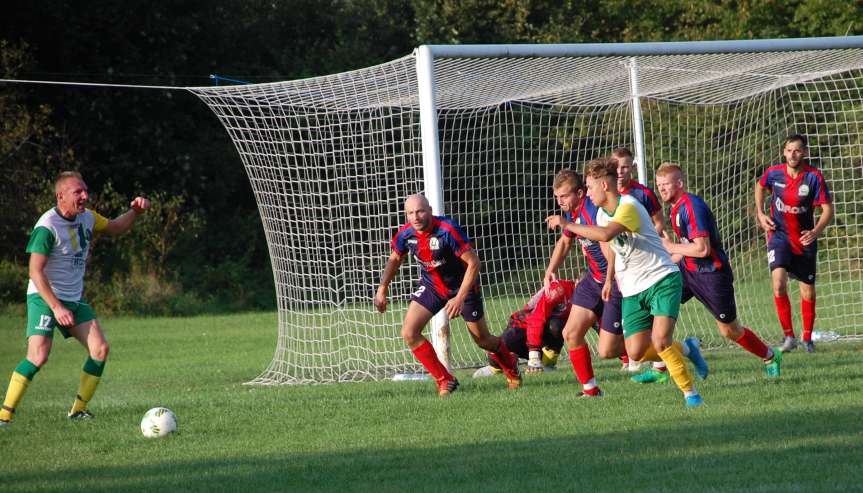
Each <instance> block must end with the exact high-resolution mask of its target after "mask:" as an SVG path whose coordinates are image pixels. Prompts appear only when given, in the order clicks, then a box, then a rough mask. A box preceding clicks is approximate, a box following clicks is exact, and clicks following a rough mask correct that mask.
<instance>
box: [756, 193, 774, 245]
mask: <svg viewBox="0 0 863 493" xmlns="http://www.w3.org/2000/svg"><path fill="white" fill-rule="evenodd" d="M765 196H766V190H765V189H764V187H762V186H761V184H760V183H756V184H755V216H756V218H757V219H758V225H759V226H761V229H763V230H764V231H767V232H768V233H769V232H771V231H774V230H776V224H775V223H774V222H773V220H772V219H770V216H769V215H768V214H766V213H765V212H764V198H765Z"/></svg>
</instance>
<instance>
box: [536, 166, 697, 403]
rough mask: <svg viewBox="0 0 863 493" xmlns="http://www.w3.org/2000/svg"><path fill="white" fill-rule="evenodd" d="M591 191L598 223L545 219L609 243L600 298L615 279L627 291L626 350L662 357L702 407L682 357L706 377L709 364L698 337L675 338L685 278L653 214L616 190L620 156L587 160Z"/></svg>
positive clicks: (688, 397) (634, 355) (635, 355)
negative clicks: (680, 340) (677, 339)
mask: <svg viewBox="0 0 863 493" xmlns="http://www.w3.org/2000/svg"><path fill="white" fill-rule="evenodd" d="M586 174H587V193H588V196H589V197H590V200H591V201H592V202H593V203H594V204H595V205H596V206H597V207H599V208H600V210H599V212H598V213H597V217H596V224H595V225H585V224H577V223H573V222H569V221H567V220H566V218H564V217H563V216H551V217H549V218H548V219H547V223H548V226H549V227H550V228H556V227H561V228H563V229H566V230H568V231H570V232H571V233H575V234H576V235H579V236H582V237H584V238H587V239H590V240H593V241H600V242H606V243H609V246H610V247H611V248H610V249H609V257H610V258H609V262H608V269H607V275H606V280H605V284H604V286H603V289H602V298H603V299H604V300H609V299H610V298H611V293H612V286H613V282H614V281H615V280H616V281H617V286H618V287H619V288H620V292H621V294H622V295H623V303H622V315H623V317H622V318H623V333H624V338H625V344H626V352H627V353H628V354H629V356H630V358H634V359H636V360H649V361H655V360H657V359H662V360H663V361H664V362H665V363H666V364H667V365H668V371H669V373H670V374H671V378H672V380H674V382H675V383H676V384H677V386H678V388H679V389H680V390H681V391H682V392H683V394H684V398H685V401H686V405H687V406H689V407H696V406H700V405H702V404H703V403H704V400H703V399H702V398H701V396H700V395H699V394H698V391H697V390H696V389H695V383H694V381H693V379H692V374H691V373H690V372H689V368H687V365H686V362H685V360H684V359H683V358H684V356H687V357H689V359H690V360H692V362H693V363H694V364H695V366H696V369H697V371H698V374H699V376H700V377H701V378H702V379H703V378H707V374H708V367H707V363H706V362H705V361H704V358H702V357H701V353H700V350H699V348H698V342H697V340H696V339H695V338H688V339H686V341H685V342H684V344H682V345H681V344H680V343H678V342H674V341H673V335H674V324H675V321H676V319H677V317H678V314H679V311H680V298H681V294H682V289H683V281H682V278H681V275H680V270H679V269H678V268H677V266H676V265H675V264H674V263H673V262H672V261H671V257H670V256H669V254H668V252H666V251H665V248H663V246H662V240H660V238H659V235H658V234H657V233H656V228H655V227H654V225H653V222H652V221H651V220H650V216H649V215H648V213H647V211H646V210H645V209H644V207H642V206H641V204H639V203H638V201H637V200H635V199H634V198H633V197H631V196H628V195H620V194H619V193H618V191H617V160H616V159H613V158H610V159H598V160H594V161H591V162H590V163H588V168H587V171H586Z"/></svg>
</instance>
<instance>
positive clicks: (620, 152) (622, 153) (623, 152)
mask: <svg viewBox="0 0 863 493" xmlns="http://www.w3.org/2000/svg"><path fill="white" fill-rule="evenodd" d="M611 155H612V156H616V157H628V158H629V159H633V157H632V151H630V150H629V149H628V148H626V147H618V148H617V149H615V150H614V151H612V153H611Z"/></svg>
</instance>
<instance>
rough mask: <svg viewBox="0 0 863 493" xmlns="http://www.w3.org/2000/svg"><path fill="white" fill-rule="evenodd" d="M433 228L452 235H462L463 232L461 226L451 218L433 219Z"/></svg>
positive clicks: (438, 217) (440, 217)
mask: <svg viewBox="0 0 863 493" xmlns="http://www.w3.org/2000/svg"><path fill="white" fill-rule="evenodd" d="M432 227H433V228H437V229H438V230H439V231H442V232H446V233H450V234H453V233H456V234H461V232H462V231H463V228H462V226H461V224H459V222H458V221H456V220H455V219H453V218H451V217H449V216H434V218H433V219H432Z"/></svg>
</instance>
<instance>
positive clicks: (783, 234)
mask: <svg viewBox="0 0 863 493" xmlns="http://www.w3.org/2000/svg"><path fill="white" fill-rule="evenodd" d="M782 154H783V156H784V157H785V163H784V164H779V165H776V166H771V167H769V168H767V171H765V172H764V175H762V176H761V179H760V180H758V183H756V184H755V211H756V214H757V215H758V223H759V225H760V226H761V227H762V228H763V229H764V230H765V231H767V261H768V263H769V266H770V277H771V280H772V284H773V300H774V302H775V303H776V313H777V315H778V316H779V323H780V325H781V326H782V331H783V332H784V333H785V339H784V341H783V343H782V348H781V349H782V351H783V352H786V351H791V350H792V349H794V348H795V347H797V338H796V337H795V336H794V328H793V326H792V324H791V302H790V301H789V299H788V275H789V274H790V275H791V277H793V278H794V279H797V280H798V281H799V286H800V305H801V312H802V315H803V344H804V345H805V347H806V351H807V352H813V351H814V350H815V344H814V343H813V342H812V329H813V327H814V326H815V271H816V257H817V254H818V237H819V236H821V233H823V232H824V229H825V228H827V226H828V225H829V224H830V221H831V220H832V219H833V200H832V198H831V196H830V190H829V189H828V187H827V182H826V181H825V180H824V177H823V176H822V175H821V171H819V170H818V169H817V168H815V167H813V166H811V165H810V164H809V162H808V160H807V157H808V155H809V147H808V144H807V142H806V137H804V136H802V135H792V136H790V137H788V138H786V139H785V142H784V143H783V144H782ZM766 193H770V194H771V195H772V198H771V203H770V214H769V215H768V214H766V213H765V212H764V201H765V196H766ZM815 207H820V208H821V214H820V216H819V217H818V222H817V223H816V222H815V214H814V209H815Z"/></svg>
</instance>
